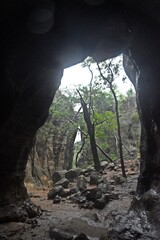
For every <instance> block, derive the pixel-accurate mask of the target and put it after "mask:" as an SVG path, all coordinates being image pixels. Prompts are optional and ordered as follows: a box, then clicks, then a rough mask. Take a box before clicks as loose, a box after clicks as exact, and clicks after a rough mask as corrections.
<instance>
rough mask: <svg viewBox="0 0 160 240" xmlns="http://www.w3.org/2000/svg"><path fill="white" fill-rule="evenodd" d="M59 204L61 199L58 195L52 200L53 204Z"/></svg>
mask: <svg viewBox="0 0 160 240" xmlns="http://www.w3.org/2000/svg"><path fill="white" fill-rule="evenodd" d="M60 202H61V197H60V196H59V195H57V196H55V198H54V199H53V203H54V204H56V203H60Z"/></svg>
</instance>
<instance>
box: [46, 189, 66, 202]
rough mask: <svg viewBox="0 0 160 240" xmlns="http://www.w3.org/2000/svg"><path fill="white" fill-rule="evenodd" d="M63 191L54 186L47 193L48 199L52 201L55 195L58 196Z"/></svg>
mask: <svg viewBox="0 0 160 240" xmlns="http://www.w3.org/2000/svg"><path fill="white" fill-rule="evenodd" d="M62 191H63V187H62V186H56V187H54V188H53V189H51V190H50V191H49V193H48V199H49V200H50V199H54V198H55V197H56V196H57V195H60V194H61V193H62Z"/></svg>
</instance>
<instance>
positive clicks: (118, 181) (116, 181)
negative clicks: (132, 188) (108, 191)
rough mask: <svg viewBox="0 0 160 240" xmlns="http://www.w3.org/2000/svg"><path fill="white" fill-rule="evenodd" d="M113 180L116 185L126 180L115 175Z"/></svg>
mask: <svg viewBox="0 0 160 240" xmlns="http://www.w3.org/2000/svg"><path fill="white" fill-rule="evenodd" d="M113 179H114V183H115V184H116V185H119V184H122V183H124V182H125V181H126V179H125V178H124V177H123V176H117V175H114V176H113Z"/></svg>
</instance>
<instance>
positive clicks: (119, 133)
mask: <svg viewBox="0 0 160 240" xmlns="http://www.w3.org/2000/svg"><path fill="white" fill-rule="evenodd" d="M110 89H111V92H112V95H113V97H114V102H115V113H116V121H117V130H118V145H119V146H118V147H119V155H120V161H121V169H122V175H123V177H125V178H126V172H125V166H124V159H123V149H122V138H121V126H120V121H119V110H118V100H117V96H116V94H115V91H114V89H113V87H112V84H110Z"/></svg>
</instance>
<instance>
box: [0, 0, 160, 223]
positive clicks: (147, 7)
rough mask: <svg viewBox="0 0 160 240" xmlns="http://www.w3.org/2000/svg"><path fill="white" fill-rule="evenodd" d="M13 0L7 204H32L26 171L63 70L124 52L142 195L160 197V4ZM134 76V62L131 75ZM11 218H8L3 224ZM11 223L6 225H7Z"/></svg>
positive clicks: (8, 14) (4, 122) (5, 57)
mask: <svg viewBox="0 0 160 240" xmlns="http://www.w3.org/2000/svg"><path fill="white" fill-rule="evenodd" d="M67 3H68V4H66V1H65V0H55V1H51V0H47V1H46V0H45V1H44V0H41V1H38V0H36V1H31V0H28V1H23V0H21V1H20V0H16V1H14V2H13V1H11V0H7V1H5V3H4V6H3V14H2V18H3V21H1V23H2V24H3V26H2V29H3V30H4V31H3V33H2V34H3V36H2V38H3V41H2V44H3V45H2V48H1V50H2V51H1V52H2V53H1V56H2V57H1V64H0V69H1V74H0V79H1V90H0V91H1V94H0V105H1V111H2V112H3V114H2V116H1V119H0V159H1V161H0V175H1V181H0V205H1V206H8V205H9V204H10V203H15V204H17V201H18V202H21V201H24V200H25V199H26V198H27V192H26V189H25V188H24V184H23V181H24V173H25V167H26V163H27V159H28V154H29V152H30V149H31V146H32V142H33V138H34V136H35V133H36V131H37V130H38V129H39V127H40V126H42V125H43V124H44V122H45V120H46V118H47V116H48V109H49V106H50V104H51V102H52V100H53V96H54V94H55V92H56V90H57V89H58V87H59V84H60V80H61V77H62V74H63V68H65V67H67V66H71V65H73V64H76V63H78V62H81V61H83V60H84V59H85V58H86V57H87V56H88V55H91V56H94V57H95V58H96V59H97V60H102V59H106V58H111V57H114V56H116V55H119V54H120V53H124V52H125V54H126V55H127V56H128V57H129V59H130V60H131V62H132V63H133V64H132V65H133V68H136V70H137V71H136V75H134V74H131V75H132V77H133V78H134V77H136V79H132V81H133V82H134V83H135V85H136V91H137V99H138V100H137V101H138V109H139V114H140V119H141V123H142V136H141V173H140V177H139V183H138V192H139V193H143V192H145V191H147V190H148V189H150V188H154V189H156V190H157V191H158V192H159V191H160V187H159V186H160V179H159V174H160V151H159V149H160V140H159V139H160V137H159V131H160V112H159V111H158V109H159V103H160V97H159V96H160V95H159V92H160V81H159V69H160V61H159V59H160V52H159V51H158V49H159V42H160V31H159V29H160V28H159V24H160V19H159V16H160V15H159V14H158V13H159V10H160V3H159V1H151V0H146V1H143V3H139V1H138V0H137V1H132V0H129V1H125V0H121V1H116V0H115V1H111V2H109V3H108V1H100V2H99V1H97V2H96V3H95V6H93V5H92V4H91V2H90V1H87V0H86V1H83V0H78V1H76V2H75V1H74V0H68V1H67ZM127 68H128V71H132V69H133V68H132V69H130V66H128V65H127V64H126V69H127ZM3 219H4V218H3ZM2 221H3V220H2Z"/></svg>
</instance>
